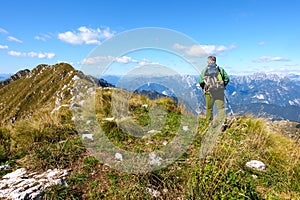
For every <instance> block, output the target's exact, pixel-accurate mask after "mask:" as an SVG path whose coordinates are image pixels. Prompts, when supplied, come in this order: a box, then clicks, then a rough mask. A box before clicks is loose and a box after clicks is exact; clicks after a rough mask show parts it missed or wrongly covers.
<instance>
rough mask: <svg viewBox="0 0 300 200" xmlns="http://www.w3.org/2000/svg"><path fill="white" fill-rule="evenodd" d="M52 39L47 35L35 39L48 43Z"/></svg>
mask: <svg viewBox="0 0 300 200" xmlns="http://www.w3.org/2000/svg"><path fill="white" fill-rule="evenodd" d="M50 38H51V36H50V35H47V34H44V35H41V36H39V35H37V36H35V37H34V39H36V40H41V41H43V42H46V41H47V40H48V39H50Z"/></svg>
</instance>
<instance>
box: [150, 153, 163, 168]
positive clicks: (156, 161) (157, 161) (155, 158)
mask: <svg viewBox="0 0 300 200" xmlns="http://www.w3.org/2000/svg"><path fill="white" fill-rule="evenodd" d="M149 158H150V161H149V164H150V165H157V166H160V165H161V161H162V158H161V157H158V156H157V155H156V154H155V153H153V152H151V153H150V154H149Z"/></svg>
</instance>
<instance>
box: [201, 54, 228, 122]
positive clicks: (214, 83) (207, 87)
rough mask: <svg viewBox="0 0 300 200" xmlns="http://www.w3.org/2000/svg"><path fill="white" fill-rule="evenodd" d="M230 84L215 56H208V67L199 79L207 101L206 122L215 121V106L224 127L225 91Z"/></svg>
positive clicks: (219, 120)
mask: <svg viewBox="0 0 300 200" xmlns="http://www.w3.org/2000/svg"><path fill="white" fill-rule="evenodd" d="M228 82H229V76H228V75H227V73H226V72H225V70H224V69H223V68H222V67H219V66H218V65H217V64H216V57H215V56H208V59H207V67H206V68H205V69H203V70H202V72H201V74H200V78H199V83H200V86H201V88H202V89H203V90H204V95H205V101H206V120H207V121H208V122H211V121H212V120H213V106H214V104H215V103H216V106H217V109H218V122H219V123H220V124H222V125H223V123H225V119H226V111H225V106H224V90H225V86H226V85H227V84H228Z"/></svg>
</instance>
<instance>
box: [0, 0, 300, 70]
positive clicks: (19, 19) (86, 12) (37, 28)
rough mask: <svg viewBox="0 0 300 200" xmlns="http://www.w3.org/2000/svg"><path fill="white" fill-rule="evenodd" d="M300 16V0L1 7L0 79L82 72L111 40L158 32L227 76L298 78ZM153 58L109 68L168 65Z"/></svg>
mask: <svg viewBox="0 0 300 200" xmlns="http://www.w3.org/2000/svg"><path fill="white" fill-rule="evenodd" d="M299 9H300V3H299V1H297V0H286V1H282V0H273V1H269V0H261V1H259V0H227V1H222V0H220V1H216V0H215V1H213V0H202V1H201V0H198V1H196V0H195V1H189V0H186V1H170V0H164V1H162V0H161V1H159V0H151V1H141V0H140V1H138V0H127V1H122V0H111V1H108V0H105V1H104V0H98V1H97V0H85V1H79V0H78V1H71V0H63V1H58V0H52V1H42V2H41V1H37V0H28V1H21V0H10V1H3V2H1V12H0V73H15V72H17V71H18V70H20V69H25V68H28V69H32V68H34V67H35V66H37V65H38V64H55V63H58V62H68V63H70V64H72V65H73V66H74V67H75V68H77V69H81V67H82V65H83V64H84V62H85V61H86V57H87V56H88V55H89V54H90V53H91V52H92V51H93V50H95V49H96V48H97V46H98V45H101V44H103V43H105V42H106V41H107V40H109V39H112V38H114V37H116V36H117V35H119V34H122V33H123V32H126V31H129V30H134V29H137V28H143V27H159V28H165V29H170V30H174V31H176V32H179V33H182V34H183V35H185V36H187V37H189V38H191V39H192V40H194V41H195V42H196V43H197V44H198V45H193V46H186V45H184V44H180V43H177V44H174V45H175V46H174V47H178V48H179V47H180V48H181V49H182V50H184V51H185V53H187V54H193V56H199V57H200V56H203V55H202V54H200V53H199V48H200V49H202V50H205V52H206V53H207V55H208V54H213V55H216V56H217V63H218V64H219V65H220V66H221V67H224V68H225V69H226V71H227V72H228V73H229V74H245V73H255V72H259V71H264V72H266V73H297V74H300V68H299V67H300V56H299V53H300V50H299V47H300V39H299V38H300V26H299V21H300V12H299ZM176 45H177V46H176ZM147 55H149V52H146V53H145V57H143V54H142V53H141V52H139V53H138V54H133V53H130V54H128V55H123V56H121V57H119V58H113V57H110V60H112V61H114V62H119V63H121V64H129V63H131V64H133V65H138V64H141V63H145V61H146V62H148V63H164V62H165V61H164V60H163V58H162V57H163V56H157V57H155V56H153V54H152V56H150V57H149V56H147ZM106 56H109V55H106ZM135 56H136V57H135ZM164 64H166V63H164ZM120 67H122V65H120Z"/></svg>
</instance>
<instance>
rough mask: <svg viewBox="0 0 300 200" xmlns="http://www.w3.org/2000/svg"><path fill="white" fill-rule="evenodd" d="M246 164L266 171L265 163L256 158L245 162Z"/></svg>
mask: <svg viewBox="0 0 300 200" xmlns="http://www.w3.org/2000/svg"><path fill="white" fill-rule="evenodd" d="M246 166H247V167H250V168H252V169H254V170H257V171H263V172H264V171H266V165H265V164H264V163H263V162H261V161H258V160H251V161H249V162H247V163H246Z"/></svg>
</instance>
